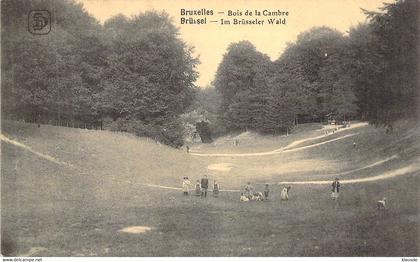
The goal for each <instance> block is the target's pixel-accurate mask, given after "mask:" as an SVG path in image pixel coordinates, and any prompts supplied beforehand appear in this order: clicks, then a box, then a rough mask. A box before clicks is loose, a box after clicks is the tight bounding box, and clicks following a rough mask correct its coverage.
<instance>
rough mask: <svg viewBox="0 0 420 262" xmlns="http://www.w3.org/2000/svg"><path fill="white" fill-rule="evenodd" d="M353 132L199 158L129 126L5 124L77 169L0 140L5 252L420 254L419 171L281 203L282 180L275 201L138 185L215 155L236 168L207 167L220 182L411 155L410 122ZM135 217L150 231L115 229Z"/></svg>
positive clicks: (302, 189)
mask: <svg viewBox="0 0 420 262" xmlns="http://www.w3.org/2000/svg"><path fill="white" fill-rule="evenodd" d="M357 131H358V132H360V135H358V136H357V137H355V139H357V142H358V148H357V150H353V148H352V146H351V144H352V141H353V140H349V139H342V140H339V141H337V142H335V143H330V144H328V145H323V146H319V147H314V148H311V149H308V150H304V151H299V152H293V153H288V154H280V155H274V156H265V157H253V158H231V157H217V158H203V157H193V156H190V155H187V154H185V153H184V152H182V151H179V150H175V149H171V148H167V147H164V146H158V145H156V144H155V143H153V142H150V141H147V140H146V139H139V138H136V137H134V136H131V135H127V134H115V133H110V132H104V131H88V130H79V129H67V128H62V127H51V126H42V127H41V128H40V129H38V128H36V127H35V126H34V125H27V124H18V123H6V124H5V125H3V131H2V132H3V134H6V135H7V136H8V137H10V138H14V139H16V140H18V141H20V142H22V143H25V144H27V145H29V146H31V147H32V148H33V149H36V150H37V151H40V152H42V153H47V154H50V155H52V156H54V157H56V158H58V159H60V160H61V161H66V162H68V163H71V164H73V165H74V166H75V168H69V167H66V166H61V165H57V164H54V163H51V162H49V161H47V160H44V159H42V158H39V157H38V156H36V155H34V154H32V153H30V152H27V151H26V150H23V149H20V148H17V147H15V146H13V145H10V144H7V143H3V142H2V183H1V185H2V203H1V204H2V210H1V211H2V212H1V214H2V249H3V250H2V253H3V254H9V255H16V254H23V253H26V252H28V250H29V249H30V248H31V247H45V248H47V249H46V250H44V251H41V252H39V253H37V254H36V255H44V256H70V255H71V256H74V255H84V256H149V255H151V256H154V255H160V256H197V255H201V256H222V255H226V256H241V255H246V256H255V255H258V256H418V255H419V253H420V247H419V244H418V243H420V241H419V240H420V239H419V223H420V214H419V210H420V206H419V202H418V201H419V200H418V199H420V195H419V191H418V184H419V182H420V181H419V176H416V175H415V174H412V175H408V176H403V177H399V178H395V179H390V180H382V181H377V182H374V183H365V184H354V185H346V186H345V187H343V190H342V196H341V197H342V198H341V200H340V204H339V206H335V205H334V204H333V203H332V202H331V200H330V199H329V190H330V189H329V186H328V187H325V186H295V187H293V189H292V191H291V200H290V201H288V202H280V201H279V200H278V199H279V188H276V187H272V200H271V201H267V202H262V203H240V202H238V195H237V193H222V195H221V196H220V197H219V198H218V199H214V198H212V197H211V198H208V199H204V200H202V199H197V198H196V197H182V195H181V194H180V192H179V191H173V190H164V189H158V188H151V187H147V186H144V185H142V184H144V183H155V184H162V185H168V186H178V187H179V182H180V178H181V177H182V176H184V175H188V176H190V177H191V178H193V179H195V178H198V177H200V176H201V174H202V173H204V172H207V171H206V167H207V165H208V164H211V163H218V162H229V163H232V164H233V166H234V167H233V168H232V170H231V172H229V173H225V172H210V174H209V175H210V177H211V179H213V178H216V179H218V180H219V181H221V185H222V187H223V188H240V186H241V185H242V184H244V183H245V182H246V181H248V180H251V181H254V182H261V183H262V182H277V181H281V180H282V179H288V180H289V179H296V180H302V179H314V177H315V178H316V177H319V176H322V177H323V179H325V178H326V177H327V178H333V177H334V172H336V171H343V170H348V169H351V168H358V167H362V166H363V165H366V164H370V163H372V162H375V161H377V160H378V159H382V158H383V157H387V156H390V155H393V154H396V153H398V154H399V155H401V156H402V157H401V158H400V159H396V160H393V161H392V162H390V163H388V164H387V165H381V166H378V167H375V168H373V169H369V170H365V171H362V172H356V173H354V174H351V175H350V174H349V175H348V176H349V177H361V176H366V175H375V174H377V173H380V172H384V171H386V170H390V169H393V168H397V167H399V166H403V165H405V164H407V163H409V162H410V161H414V159H416V157H418V156H419V152H420V151H419V141H420V140H419V139H418V138H419V133H420V132H419V129H418V127H417V128H409V129H408V128H407V129H406V130H405V131H402V132H400V131H396V132H394V133H393V134H389V135H388V134H385V133H384V131H383V130H381V129H375V128H372V127H363V128H361V129H358V130H357ZM314 132H315V133H314ZM316 132H320V131H309V132H306V135H305V134H304V132H303V133H301V134H300V135H299V138H301V137H305V136H309V135H311V136H313V135H317V133H316ZM346 132H347V131H346ZM349 132H350V131H349ZM343 134H345V133H344V132H343V133H342V134H340V135H343ZM337 136H338V135H337ZM290 137H292V138H293V136H289V137H287V138H284V139H290ZM331 138H333V137H331ZM282 139H283V138H277V139H276V138H272V143H267V141H266V140H267V138H263V139H260V140H259V139H258V137H255V138H253V140H254V142H255V143H256V144H257V145H261V149H264V148H266V147H265V146H264V145H268V144H271V145H272V146H267V150H272V149H275V148H277V147H274V145H273V143H277V144H275V146H277V145H282V144H287V143H288V141H284V140H282ZM277 140H278V141H277ZM260 141H262V142H261V143H259V142H260ZM274 141H276V142H274ZM316 142H319V141H313V142H311V143H316ZM228 146H230V145H226V146H225V147H223V145H221V146H219V147H220V151H223V150H225V151H226V152H227V151H229V150H231V148H230V147H228ZM240 146H244V143H242V144H240ZM234 150H238V149H237V148H235V149H234ZM220 151H218V152H220ZM246 151H248V152H249V151H250V149H249V148H247V149H245V148H244V150H243V151H240V152H246ZM264 151H266V150H264ZM302 161H306V162H302ZM311 161H312V162H311ZM302 163H304V164H302ZM314 163H315V165H314ZM273 166H274V167H275V168H274V169H273ZM299 166H303V167H305V168H306V169H305V168H300V170H299ZM276 170H279V171H276ZM296 170H297V171H296ZM330 173H331V174H330ZM328 174H329V175H328ZM382 196H387V197H388V199H389V209H388V210H386V211H385V212H377V211H376V210H375V202H376V200H378V199H379V198H381V197H382ZM132 225H133V226H134V225H143V226H151V227H153V228H154V230H152V231H150V232H149V233H146V234H139V235H134V234H132V235H130V234H125V233H119V232H118V230H119V229H121V228H123V227H126V226H132Z"/></svg>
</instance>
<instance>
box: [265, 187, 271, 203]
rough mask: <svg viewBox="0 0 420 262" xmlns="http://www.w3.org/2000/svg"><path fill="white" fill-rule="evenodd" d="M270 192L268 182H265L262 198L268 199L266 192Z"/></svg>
mask: <svg viewBox="0 0 420 262" xmlns="http://www.w3.org/2000/svg"><path fill="white" fill-rule="evenodd" d="M269 192H270V189H268V184H265V188H264V200H268V193H269Z"/></svg>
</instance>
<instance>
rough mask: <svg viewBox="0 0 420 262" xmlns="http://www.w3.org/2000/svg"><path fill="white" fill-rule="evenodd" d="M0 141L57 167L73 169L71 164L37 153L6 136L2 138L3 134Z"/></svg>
mask: <svg viewBox="0 0 420 262" xmlns="http://www.w3.org/2000/svg"><path fill="white" fill-rule="evenodd" d="M0 140H1V141H4V142H6V143H9V144H12V145H15V146H17V147H20V148H23V149H25V150H27V151H29V152H31V153H33V154H35V155H37V156H39V157H41V158H44V159H46V160H48V161H51V162H53V163H55V164H58V165H64V166H68V167H74V166H73V165H72V164H69V163H66V162H63V161H60V160H57V159H56V158H55V157H52V156H49V155H46V154H43V153H40V152H38V151H35V150H34V149H32V148H31V147H29V146H27V145H25V144H22V143H20V142H17V141H15V140H13V139H10V138H7V137H6V136H4V135H3V134H0Z"/></svg>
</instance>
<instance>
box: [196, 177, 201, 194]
mask: <svg viewBox="0 0 420 262" xmlns="http://www.w3.org/2000/svg"><path fill="white" fill-rule="evenodd" d="M195 195H196V196H201V184H200V180H198V179H197V182H196V183H195Z"/></svg>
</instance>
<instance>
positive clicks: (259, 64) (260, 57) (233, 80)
mask: <svg viewBox="0 0 420 262" xmlns="http://www.w3.org/2000/svg"><path fill="white" fill-rule="evenodd" d="M270 73H271V61H270V59H269V58H268V56H267V55H264V54H262V53H260V52H258V51H257V50H256V49H255V47H254V46H253V45H252V44H251V43H250V42H248V41H241V42H238V43H233V44H231V45H230V46H229V47H228V50H227V53H226V54H225V55H224V56H223V60H222V62H221V63H220V65H219V68H218V70H217V73H216V77H215V80H214V85H215V88H216V90H217V91H218V92H219V93H220V95H221V98H222V101H221V107H220V112H221V114H222V115H223V121H224V123H225V125H226V126H227V127H228V128H229V129H231V130H245V129H251V130H257V129H258V128H259V127H260V126H261V125H262V124H263V122H264V117H265V116H264V107H265V106H266V104H267V101H268V97H267V95H268V89H269V87H268V79H269V75H270Z"/></svg>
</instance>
